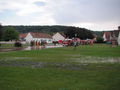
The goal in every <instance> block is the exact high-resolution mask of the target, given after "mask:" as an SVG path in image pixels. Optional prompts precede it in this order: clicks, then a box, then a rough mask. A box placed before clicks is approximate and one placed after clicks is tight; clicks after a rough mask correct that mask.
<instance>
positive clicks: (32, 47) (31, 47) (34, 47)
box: [23, 45, 63, 50]
mask: <svg viewBox="0 0 120 90" xmlns="http://www.w3.org/2000/svg"><path fill="white" fill-rule="evenodd" d="M57 47H63V46H62V45H57V46H28V47H26V48H24V49H23V50H41V49H46V48H57Z"/></svg>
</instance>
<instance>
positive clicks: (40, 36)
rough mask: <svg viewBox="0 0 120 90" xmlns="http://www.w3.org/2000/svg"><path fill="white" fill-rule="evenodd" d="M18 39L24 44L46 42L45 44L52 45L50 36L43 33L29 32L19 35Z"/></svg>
mask: <svg viewBox="0 0 120 90" xmlns="http://www.w3.org/2000/svg"><path fill="white" fill-rule="evenodd" d="M20 39H21V40H23V41H26V42H29V43H30V42H31V41H40V42H41V41H46V42H47V43H52V41H53V39H52V36H51V35H49V34H45V33H35V32H29V33H24V34H20Z"/></svg>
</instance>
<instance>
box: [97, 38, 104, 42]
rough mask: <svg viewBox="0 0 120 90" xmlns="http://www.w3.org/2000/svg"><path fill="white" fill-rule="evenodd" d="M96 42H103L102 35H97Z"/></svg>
mask: <svg viewBox="0 0 120 90" xmlns="http://www.w3.org/2000/svg"><path fill="white" fill-rule="evenodd" d="M96 43H104V41H103V38H102V37H97V41H96Z"/></svg>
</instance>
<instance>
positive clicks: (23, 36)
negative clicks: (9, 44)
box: [19, 33, 28, 38]
mask: <svg viewBox="0 0 120 90" xmlns="http://www.w3.org/2000/svg"><path fill="white" fill-rule="evenodd" d="M27 34H28V33H22V34H20V35H19V37H20V38H25V37H26V36H27Z"/></svg>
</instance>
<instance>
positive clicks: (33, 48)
mask: <svg viewBox="0 0 120 90" xmlns="http://www.w3.org/2000/svg"><path fill="white" fill-rule="evenodd" d="M57 47H63V46H62V45H56V46H28V47H16V48H0V52H9V51H21V50H41V49H46V48H57Z"/></svg>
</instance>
